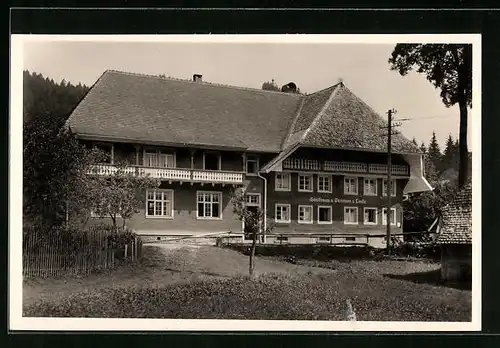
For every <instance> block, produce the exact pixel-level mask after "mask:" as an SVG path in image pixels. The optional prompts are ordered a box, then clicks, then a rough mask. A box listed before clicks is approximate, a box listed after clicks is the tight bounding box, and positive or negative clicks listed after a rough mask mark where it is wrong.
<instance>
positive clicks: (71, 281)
mask: <svg viewBox="0 0 500 348" xmlns="http://www.w3.org/2000/svg"><path fill="white" fill-rule="evenodd" d="M300 263H302V264H301V265H292V264H290V263H286V262H284V261H282V260H280V259H278V258H261V257H258V258H257V259H256V273H257V277H256V278H255V279H249V278H248V277H246V274H247V273H248V257H247V256H244V255H242V254H240V253H237V252H235V251H232V250H226V249H218V248H215V247H210V246H192V247H187V246H180V245H176V246H173V245H168V244H163V245H155V246H153V245H147V246H145V250H144V260H143V261H142V262H141V263H140V264H138V265H134V266H123V267H120V268H119V269H116V270H113V271H108V272H103V273H101V274H94V275H91V276H88V277H85V278H65V279H39V280H26V281H25V283H24V289H23V305H24V315H25V316H78V317H149V318H189V319H194V318H198V319H201V318H207V319H208V318H210V319H274V320H277V319H288V320H293V319H304V320H344V319H345V310H346V300H347V299H349V300H350V301H351V303H352V305H353V307H354V311H355V312H356V316H357V320H410V321H470V319H471V318H470V316H471V291H470V290H467V289H457V288H452V287H447V286H443V285H442V284H439V282H435V281H429V279H430V280H432V279H434V278H433V277H435V274H436V273H437V272H438V270H439V264H435V263H425V262H404V261H380V262H375V261H353V262H349V263H344V262H336V261H331V262H328V263H326V264H325V263H324V262H323V263H319V262H315V261H301V262H300ZM315 266H321V267H315ZM419 275H423V276H420V278H419Z"/></svg>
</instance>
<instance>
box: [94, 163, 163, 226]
mask: <svg viewBox="0 0 500 348" xmlns="http://www.w3.org/2000/svg"><path fill="white" fill-rule="evenodd" d="M115 168H116V171H115V172H114V173H113V174H111V175H99V174H95V173H94V174H93V175H92V178H93V185H92V188H90V190H91V191H92V195H93V197H94V203H93V205H92V206H91V209H92V211H93V213H94V214H96V215H97V216H100V217H109V218H111V221H112V222H113V226H114V227H115V228H116V227H118V218H119V217H120V218H121V219H122V228H124V227H125V222H126V220H129V219H130V218H132V216H133V215H134V214H136V213H138V212H139V209H140V207H141V206H142V205H143V204H144V197H145V196H144V194H142V193H143V191H144V190H145V189H148V188H151V189H154V188H157V187H158V186H159V185H160V181H159V180H157V179H153V178H149V177H144V176H141V175H136V173H135V168H134V167H130V166H129V165H128V163H126V162H120V163H117V164H116V165H115Z"/></svg>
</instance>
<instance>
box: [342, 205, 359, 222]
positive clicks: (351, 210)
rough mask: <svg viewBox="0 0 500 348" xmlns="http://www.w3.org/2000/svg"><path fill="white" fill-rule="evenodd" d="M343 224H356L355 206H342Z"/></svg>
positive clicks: (356, 212)
mask: <svg viewBox="0 0 500 348" xmlns="http://www.w3.org/2000/svg"><path fill="white" fill-rule="evenodd" d="M344 224H346V225H357V224H358V208H357V207H344Z"/></svg>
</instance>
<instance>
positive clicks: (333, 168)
mask: <svg viewBox="0 0 500 348" xmlns="http://www.w3.org/2000/svg"><path fill="white" fill-rule="evenodd" d="M391 167H392V168H391V174H393V175H401V176H408V175H409V166H408V165H401V164H393V165H392V166H391ZM283 168H284V169H295V170H311V171H315V170H323V171H327V172H337V173H370V174H386V173H387V164H368V163H358V162H343V161H323V162H321V161H317V160H307V159H301V158H287V159H286V160H284V161H283Z"/></svg>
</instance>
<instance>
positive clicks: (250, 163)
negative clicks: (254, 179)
mask: <svg viewBox="0 0 500 348" xmlns="http://www.w3.org/2000/svg"><path fill="white" fill-rule="evenodd" d="M246 170H247V175H257V172H258V170H259V158H258V157H257V156H248V157H247V165H246Z"/></svg>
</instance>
